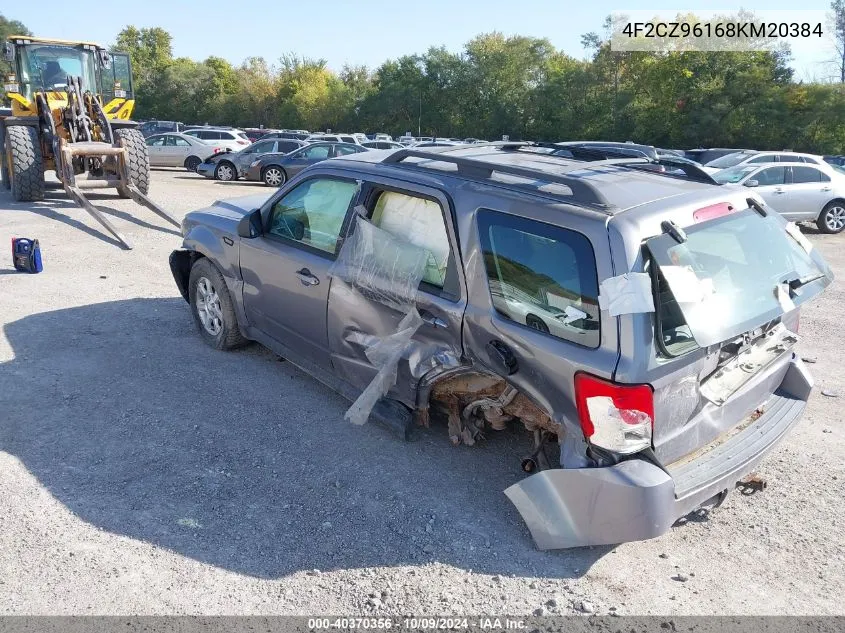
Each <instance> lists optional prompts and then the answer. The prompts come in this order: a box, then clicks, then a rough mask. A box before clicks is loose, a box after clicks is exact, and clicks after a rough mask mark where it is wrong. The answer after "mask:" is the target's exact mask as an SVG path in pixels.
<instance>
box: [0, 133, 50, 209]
mask: <svg viewBox="0 0 845 633" xmlns="http://www.w3.org/2000/svg"><path fill="white" fill-rule="evenodd" d="M4 159H5V162H6V169H5V172H4V175H8V177H9V180H8V182H9V185H10V188H11V190H12V197H13V198H14V199H15V200H17V201H18V202H34V201H38V200H43V199H44V158H43V156H42V155H41V139H39V138H38V130H37V129H36V128H34V127H29V126H26V125H10V126H8V127H7V128H6V148H5V152H4Z"/></svg>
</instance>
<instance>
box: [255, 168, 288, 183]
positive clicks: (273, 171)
mask: <svg viewBox="0 0 845 633" xmlns="http://www.w3.org/2000/svg"><path fill="white" fill-rule="evenodd" d="M261 180H263V181H264V184H265V185H267V186H268V187H281V186H282V185H283V184H285V181H286V180H287V174H285V170H284V169H282V168H281V167H277V166H276V165H270V166H269V167H265V168H264V172H263V173H262V174H261Z"/></svg>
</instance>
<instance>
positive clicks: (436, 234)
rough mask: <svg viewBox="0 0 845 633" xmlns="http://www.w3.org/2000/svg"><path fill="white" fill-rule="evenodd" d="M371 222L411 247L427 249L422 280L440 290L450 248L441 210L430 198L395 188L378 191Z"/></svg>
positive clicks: (443, 282)
mask: <svg viewBox="0 0 845 633" xmlns="http://www.w3.org/2000/svg"><path fill="white" fill-rule="evenodd" d="M372 222H373V224H375V225H376V226H377V227H379V228H380V229H383V230H385V231H387V232H388V233H390V234H391V235H395V236H396V237H399V238H401V239H403V240H407V241H408V242H410V243H411V244H413V245H415V246H419V247H421V248H425V249H427V250H428V252H429V258H428V262H427V264H426V269H425V274H424V275H423V278H422V280H423V283H427V284H430V285H432V286H434V287H435V288H438V289H442V288H443V287H444V286H445V285H446V274H447V271H448V270H449V261H450V259H451V248H450V247H449V235H448V233H447V232H446V223H445V221H444V219H443V210H442V209H441V208H440V205H439V204H438V203H437V202H435V201H434V200H429V199H428V198H421V197H418V196H411V195H407V194H404V193H399V192H396V191H383V192H382V193H380V194H379V197H378V199H377V200H376V204H375V207H374V209H373V215H372Z"/></svg>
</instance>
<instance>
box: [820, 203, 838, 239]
mask: <svg viewBox="0 0 845 633" xmlns="http://www.w3.org/2000/svg"><path fill="white" fill-rule="evenodd" d="M816 226H817V227H819V231H821V232H822V233H841V232H842V230H843V229H845V204H843V203H842V202H840V201H833V202H831V203H829V204H828V205H827V206H826V207H825V208H824V209H823V210H822V212H821V214H820V215H819V219H818V220H816Z"/></svg>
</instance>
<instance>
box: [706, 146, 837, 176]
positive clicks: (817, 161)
mask: <svg viewBox="0 0 845 633" xmlns="http://www.w3.org/2000/svg"><path fill="white" fill-rule="evenodd" d="M769 163H809V164H811V165H824V164H825V161H824V158H822V157H821V156H816V155H815V154H800V153H798V152H757V151H754V150H741V151H738V152H733V153H732V154H725V155H724V156H720V157H719V158H715V159H713V160H711V161H710V162H708V163H704V166H703V167H702V169H703V170H704V171H706V172H707V173H709V174H715V173H716V172H717V171H719V170H722V169H728V168H729V167H738V166H739V165H762V164H769Z"/></svg>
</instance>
